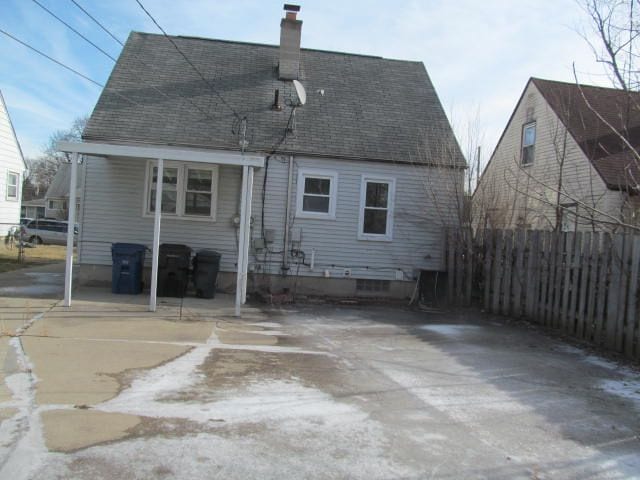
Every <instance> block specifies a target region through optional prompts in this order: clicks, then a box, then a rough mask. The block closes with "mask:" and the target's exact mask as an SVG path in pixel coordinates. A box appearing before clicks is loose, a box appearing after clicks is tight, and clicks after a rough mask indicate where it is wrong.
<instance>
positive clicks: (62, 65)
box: [0, 28, 104, 88]
mask: <svg viewBox="0 0 640 480" xmlns="http://www.w3.org/2000/svg"><path fill="white" fill-rule="evenodd" d="M0 33H3V34H5V35H6V36H7V37H9V38H10V39H12V40H14V41H16V42H18V43H20V44H22V45H24V46H25V47H27V48H28V49H30V50H33V51H34V52H36V53H37V54H39V55H42V56H43V57H44V58H46V59H48V60H51V61H52V62H53V63H56V64H58V65H60V66H61V67H62V68H66V69H67V70H69V71H70V72H73V73H75V74H76V75H79V76H80V77H82V78H84V79H85V80H87V81H89V82H91V83H93V84H94V85H97V86H98V87H101V88H104V85H103V84H101V83H100V82H96V81H95V80H94V79H92V78H89V77H87V76H86V75H85V74H84V73H80V72H79V71H77V70H75V69H73V68H71V67H69V66H67V65H65V64H64V63H62V62H60V61H58V60H56V59H55V58H53V57H50V56H49V55H47V54H46V53H44V52H41V51H40V50H38V49H37V48H34V47H32V46H31V45H29V44H28V43H26V42H23V41H22V40H20V39H19V38H16V37H14V36H13V35H11V34H10V33H9V32H5V31H4V30H2V29H1V28H0Z"/></svg>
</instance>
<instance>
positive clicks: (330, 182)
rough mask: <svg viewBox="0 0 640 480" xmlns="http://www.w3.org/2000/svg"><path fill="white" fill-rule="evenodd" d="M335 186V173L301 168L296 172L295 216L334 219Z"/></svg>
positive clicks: (336, 176) (336, 177) (336, 181)
mask: <svg viewBox="0 0 640 480" xmlns="http://www.w3.org/2000/svg"><path fill="white" fill-rule="evenodd" d="M337 184H338V174H337V173H336V172H332V171H328V170H316V169H310V168H301V169H300V170H299V172H298V195H297V199H296V216H297V217H302V218H335V216H336V192H337V186H338V185H337Z"/></svg>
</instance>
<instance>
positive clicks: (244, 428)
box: [0, 278, 640, 480]
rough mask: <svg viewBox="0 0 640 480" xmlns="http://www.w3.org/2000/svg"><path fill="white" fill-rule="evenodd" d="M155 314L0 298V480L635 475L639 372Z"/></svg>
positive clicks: (439, 322) (291, 317)
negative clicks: (0, 380)
mask: <svg viewBox="0 0 640 480" xmlns="http://www.w3.org/2000/svg"><path fill="white" fill-rule="evenodd" d="M2 281H3V280H2V278H0V288H2ZM20 302H22V304H21V303H20ZM145 303H146V297H129V296H113V295H110V294H108V293H107V292H106V291H104V290H98V289H93V290H92V289H89V290H83V291H80V292H78V294H77V295H76V300H75V301H74V305H73V307H72V308H71V309H70V310H69V309H65V308H63V307H60V306H59V305H58V304H57V303H56V302H55V300H53V299H33V298H28V297H26V296H25V297H24V298H15V297H14V298H11V299H10V298H8V297H3V298H0V314H1V315H2V318H1V319H0V320H2V322H3V325H5V326H4V327H3V328H4V330H3V334H4V336H3V337H2V339H1V342H2V343H0V345H4V347H3V350H2V351H0V355H2V357H3V358H4V362H3V364H4V371H3V373H4V378H3V380H4V386H3V387H2V389H0V419H1V420H2V423H1V424H0V478H11V479H21V478H25V479H27V478H32V479H36V478H37V479H42V478H46V479H48V478H61V479H62V478H79V479H84V478H86V479H92V480H94V479H102V478H104V479H131V478H189V479H199V478H202V479H204V478H207V479H208V478H221V479H247V478H260V479H265V478H266V479H270V478H273V479H276V478H277V479H282V478H305V479H306V478H318V479H320V478H323V479H324V478H362V479H376V478H385V479H386V478H452V479H453V478H455V479H458V478H489V479H496V478H505V479H507V478H509V479H511V478H528V479H542V478H554V479H557V478H579V479H586V478H612V479H621V478H640V375H639V374H638V373H637V372H636V371H633V370H632V369H630V368H628V367H622V366H619V365H617V364H615V363H613V362H609V361H607V360H604V359H602V358H600V357H598V356H597V355H593V354H590V353H588V352H586V351H583V350H580V349H578V348H575V347H571V346H568V345H566V344H563V343H560V342H558V341H555V340H551V339H549V338H547V337H545V336H543V335H541V334H539V333H537V332H536V331H534V330H533V329H530V328H527V327H526V326H522V325H509V324H505V323H504V320H503V319H499V318H495V317H485V316H481V315H479V314H471V313H457V314H452V313H442V314H440V313H427V312H414V311H409V310H405V309H402V308H382V307H362V308H357V307H353V308H343V307H341V308H338V307H332V306H318V305H315V306H297V307H286V308H277V309H261V308H249V309H248V310H247V313H246V315H245V316H244V317H243V318H242V319H240V320H238V319H235V318H233V317H232V316H231V312H232V299H231V298H230V297H225V296H220V297H218V298H216V299H214V300H212V301H205V300H198V299H192V298H188V299H185V301H184V302H181V301H180V300H177V299H165V301H164V302H163V303H161V307H160V309H159V311H158V312H157V313H156V314H149V313H148V312H146V305H145ZM10 322H13V323H10Z"/></svg>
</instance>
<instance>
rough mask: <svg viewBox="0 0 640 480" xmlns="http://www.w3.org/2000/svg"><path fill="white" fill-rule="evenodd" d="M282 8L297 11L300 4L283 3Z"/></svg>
mask: <svg viewBox="0 0 640 480" xmlns="http://www.w3.org/2000/svg"><path fill="white" fill-rule="evenodd" d="M284 9H285V10H286V11H287V12H299V11H300V5H293V4H292V3H285V4H284Z"/></svg>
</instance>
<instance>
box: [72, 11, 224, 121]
mask: <svg viewBox="0 0 640 480" xmlns="http://www.w3.org/2000/svg"><path fill="white" fill-rule="evenodd" d="M71 2H73V4H74V5H76V6H77V7H78V8H79V9H80V10H82V11H83V12H84V14H85V15H87V16H88V17H89V18H90V19H91V20H93V21H94V22H95V23H96V24H98V25H99V26H100V28H102V30H104V31H105V32H106V33H107V34H109V36H110V37H111V38H113V39H114V40H115V41H116V42H118V43H119V44H120V45H122V46H123V47H124V43H122V42H121V41H120V40H119V39H118V37H116V36H115V35H114V34H113V33H112V32H111V31H110V30H109V29H108V28H107V27H105V26H104V25H103V24H102V23H100V21H99V20H98V19H96V18H95V17H94V16H93V15H91V14H90V13H89V12H88V11H87V10H86V9H84V8H83V7H82V6H81V5H80V4H78V2H76V0H71ZM131 54H132V55H133V56H134V57H135V59H136V60H137V61H138V62H140V63H142V64H143V65H144V66H146V67H149V68H151V66H150V65H149V64H148V63H147V62H145V61H144V60H142V59H141V58H140V56H139V54H137V53H131ZM150 87H151V88H153V89H154V90H155V91H156V92H158V93H159V94H160V95H162V96H164V97H165V98H167V99H169V100H171V99H173V98H183V99H185V100H187V101H188V102H189V103H191V105H193V107H194V108H195V109H196V110H198V111H199V112H200V113H201V114H202V115H204V117H205V118H207V119H209V120H214V117H212V116H211V115H210V114H209V113H208V112H206V111H205V110H204V109H203V108H201V107H200V106H199V105H198V104H197V103H195V102H194V101H193V100H191V99H190V98H187V97H184V96H182V95H179V94H178V95H177V96H171V95H168V94H167V93H165V92H163V91H162V90H160V88H158V87H156V86H155V85H150Z"/></svg>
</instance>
